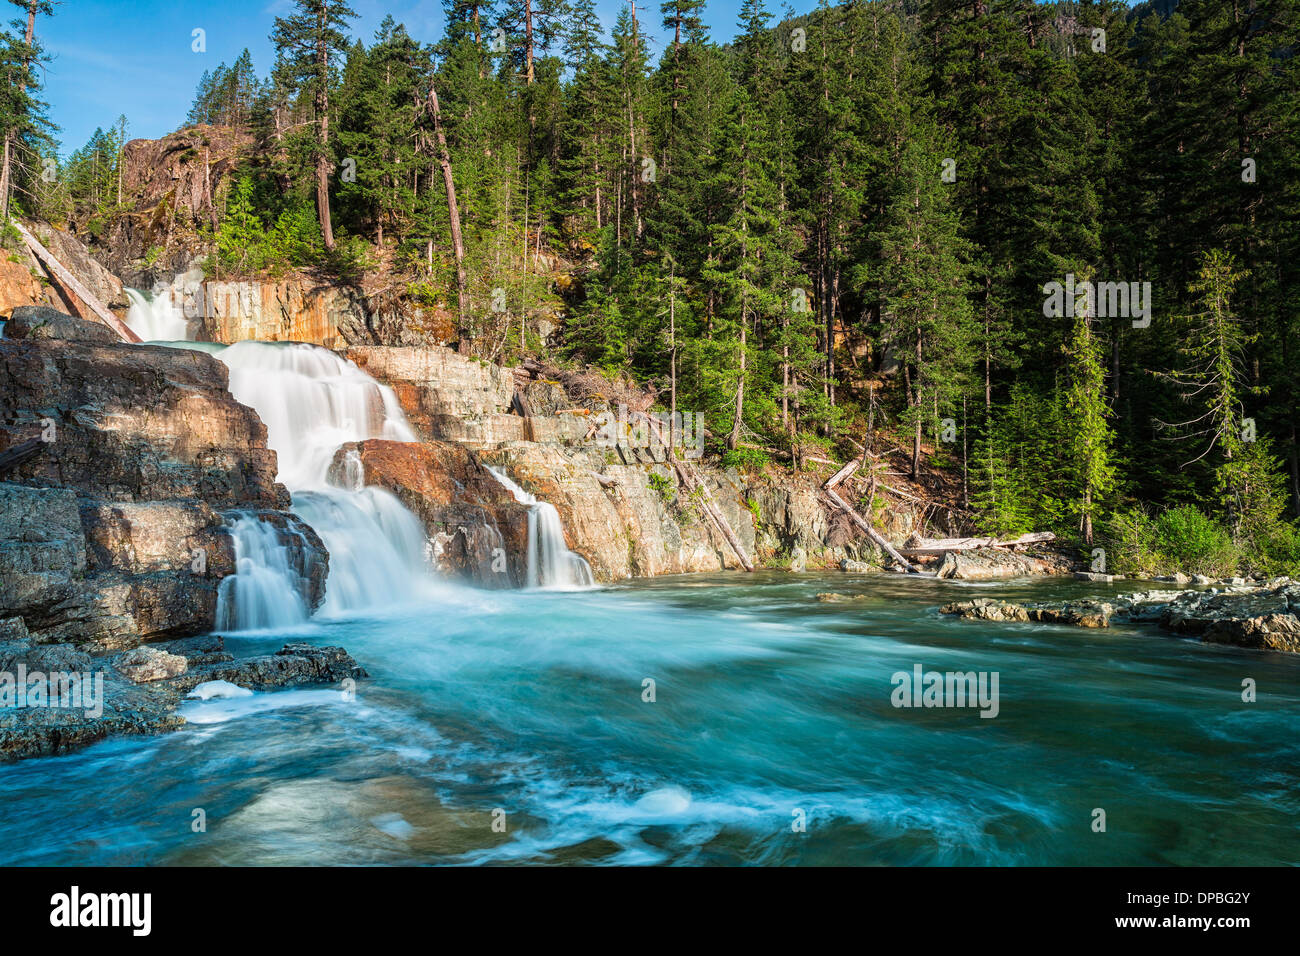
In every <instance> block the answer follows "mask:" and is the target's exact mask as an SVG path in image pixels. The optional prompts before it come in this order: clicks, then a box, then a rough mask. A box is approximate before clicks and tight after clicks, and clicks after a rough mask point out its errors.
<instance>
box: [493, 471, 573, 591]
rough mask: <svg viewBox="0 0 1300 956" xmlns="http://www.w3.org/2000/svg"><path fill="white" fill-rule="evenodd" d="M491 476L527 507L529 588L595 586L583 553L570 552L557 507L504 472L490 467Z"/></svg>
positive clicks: (568, 588) (570, 588) (567, 588)
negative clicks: (536, 495)
mask: <svg viewBox="0 0 1300 956" xmlns="http://www.w3.org/2000/svg"><path fill="white" fill-rule="evenodd" d="M488 471H490V472H491V473H492V476H493V477H494V478H496V480H497V481H499V482H501V484H502V486H503V487H504V488H505V489H506V490H507V491H509V492H510V493H511V494H512V495H514V498H515V501H518V502H519V503H520V504H523V505H527V506H528V580H527V584H526V586H527V587H530V588H555V589H566V590H575V589H579V588H590V587H594V586H595V579H594V578H593V577H592V574H591V565H589V564H588V563H587V559H586V558H584V557H583V556H582V555H580V554H575V553H574V552H572V551H570V550H569V546H568V544H567V543H565V540H564V524H563V523H562V522H561V521H560V513H559V512H558V511H556V510H555V505H553V504H550V503H548V502H545V501H538V500H537V498H536V497H535V496H533V495H531V494H529V493H528V492H527V491H524V489H523V488H521V487H519V485H517V484H516V483H515V482H514V481H512V480H511V478H510V476H509V475H507V474H506V473H505V470H504V469H497V468H488Z"/></svg>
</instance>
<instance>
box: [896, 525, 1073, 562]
mask: <svg viewBox="0 0 1300 956" xmlns="http://www.w3.org/2000/svg"><path fill="white" fill-rule="evenodd" d="M1055 539H1056V535H1054V534H1052V532H1050V531H1037V532H1035V533H1033V534H1022V535H1021V536H1020V537H1018V538H1009V539H1007V540H1006V541H999V540H998V539H997V538H935V539H933V540H925V539H922V540H921V541H919V542H918V543H917V544H916V545H915V546H914V547H905V548H899V549H898V550H899V551H900V552H901V553H902V554H905V555H908V556H909V557H913V558H919V557H924V556H927V555H943V554H947V553H948V552H949V551H976V550H979V549H980V548H1012V547H1015V546H1017V545H1022V544H1037V543H1039V542H1041V541H1053V540H1055Z"/></svg>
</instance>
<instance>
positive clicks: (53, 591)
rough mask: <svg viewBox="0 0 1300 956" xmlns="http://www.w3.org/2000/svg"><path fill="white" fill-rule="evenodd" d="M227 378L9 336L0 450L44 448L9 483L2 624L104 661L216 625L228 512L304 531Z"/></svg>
mask: <svg viewBox="0 0 1300 956" xmlns="http://www.w3.org/2000/svg"><path fill="white" fill-rule="evenodd" d="M25 314H28V313H23V312H21V311H20V312H19V319H20V322H19V329H20V331H24V330H25V327H24V326H23V321H22V318H23V315H25ZM58 321H59V322H60V323H63V325H67V323H73V324H74V325H75V323H77V322H80V321H81V320H77V319H73V318H72V317H70V316H63V317H62V318H60V319H58ZM62 327H63V326H60V328H62ZM77 329H80V327H79V326H77V327H75V328H74V329H73V332H69V333H67V334H73V333H74V332H76V331H77ZM83 331H84V330H83ZM91 337H92V338H93V337H94V336H91ZM227 380H228V379H227V373H226V369H225V366H224V365H222V364H221V363H220V362H218V361H217V360H215V359H214V358H213V357H212V356H210V355H207V354H204V353H200V352H193V351H187V350H180V349H170V348H162V347H156V346H142V345H126V344H121V343H118V344H112V345H108V344H94V343H89V342H85V341H76V340H75V339H73V340H59V341H48V340H44V339H39V338H23V339H11V338H3V339H0V409H4V412H3V418H0V449H3V448H7V447H10V446H11V445H14V444H17V443H20V442H22V441H24V440H26V439H29V438H33V437H37V436H40V437H41V438H43V439H45V440H44V441H43V442H42V444H41V446H40V451H39V453H38V454H37V455H35V456H33V457H31V458H28V459H26V460H24V461H22V462H21V463H20V464H18V465H17V466H16V467H15V468H13V469H11V470H10V471H9V473H8V474H7V475H6V477H7V478H8V479H9V480H8V481H6V482H3V483H0V619H8V618H19V619H21V621H22V622H23V626H24V627H25V628H26V630H27V632H28V634H29V635H30V636H31V639H32V640H33V642H36V643H56V644H57V643H65V642H72V643H75V644H76V645H78V646H79V647H82V648H83V649H93V650H100V651H103V650H120V649H125V648H129V647H133V646H135V645H138V644H140V643H142V642H143V641H145V640H148V639H151V638H158V637H169V636H183V635H187V634H195V633H201V632H203V631H206V630H210V629H211V628H212V627H213V624H214V617H215V612H216V604H217V591H218V587H219V585H220V582H221V580H222V579H223V578H224V577H227V576H228V575H230V574H232V573H233V572H234V569H235V562H234V551H233V547H232V542H231V540H230V537H229V534H228V532H227V529H226V528H225V523H226V518H225V517H224V516H223V515H222V513H221V511H220V510H219V509H223V508H225V509H236V508H237V509H241V510H244V509H256V510H260V511H261V512H262V513H263V515H264V516H265V517H264V520H270V521H273V522H276V521H278V522H280V523H281V524H286V525H287V524H288V523H292V522H294V521H296V520H297V519H293V518H291V517H288V516H286V515H284V514H283V509H285V508H287V507H288V505H289V496H288V492H287V491H286V490H285V489H284V487H283V486H282V485H279V484H277V483H276V482H275V478H274V476H275V471H276V458H275V454H274V452H272V451H271V450H270V449H268V448H267V447H266V429H265V427H264V426H263V425H262V423H261V421H260V419H259V418H258V417H257V415H256V414H255V413H254V412H253V411H252V410H251V409H249V408H247V407H245V406H243V405H240V404H239V403H238V402H236V401H235V400H234V399H233V398H232V397H231V395H230V393H229V391H228V390H227V387H226V385H227ZM74 513H75V520H74ZM308 530H309V529H308ZM295 533H296V534H298V535H299V537H304V538H307V537H309V538H311V539H312V540H313V541H314V542H315V546H316V547H318V548H321V550H322V553H323V547H322V546H320V545H319V539H316V538H315V535H314V532H313V533H310V534H308V532H307V531H304V530H303V529H302V528H297V529H295ZM313 590H314V592H315V593H316V595H317V596H319V594H320V593H322V592H323V571H322V573H321V574H320V575H318V576H317V579H316V580H315V581H314V584H313ZM315 603H317V604H318V603H319V601H316V602H315Z"/></svg>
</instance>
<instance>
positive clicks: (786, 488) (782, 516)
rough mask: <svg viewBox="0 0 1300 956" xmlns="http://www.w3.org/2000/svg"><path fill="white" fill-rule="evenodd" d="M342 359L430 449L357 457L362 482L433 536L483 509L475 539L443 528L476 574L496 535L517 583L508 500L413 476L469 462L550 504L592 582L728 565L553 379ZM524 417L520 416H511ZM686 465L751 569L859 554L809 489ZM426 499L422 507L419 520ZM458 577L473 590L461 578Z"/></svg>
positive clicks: (450, 357)
mask: <svg viewBox="0 0 1300 956" xmlns="http://www.w3.org/2000/svg"><path fill="white" fill-rule="evenodd" d="M344 354H345V355H346V357H347V358H349V359H350V360H352V361H353V362H355V363H356V364H357V365H358V366H359V367H360V368H362V369H364V370H365V371H366V372H368V373H369V374H370V375H373V376H374V377H375V378H377V379H379V380H380V381H382V382H384V383H386V384H388V385H390V386H392V388H393V389H394V391H395V392H396V394H397V396H398V399H399V401H400V402H401V403H402V407H403V409H404V411H405V412H406V415H407V417H408V418H409V419H410V421H411V423H412V425H413V426H414V427H415V428H416V430H417V432H418V433H419V434H420V436H421V438H423V439H425V445H424V446H423V447H424V448H426V449H437V451H436V452H434V453H432V454H430V453H428V452H422V453H415V452H404V453H402V455H403V460H402V462H401V464H400V465H398V464H397V463H396V461H395V459H394V457H393V454H392V453H391V452H390V453H388V454H385V455H383V456H380V455H379V454H378V453H377V449H376V448H374V447H371V448H369V449H368V450H367V452H366V454H363V458H364V459H365V460H366V475H367V481H371V482H374V483H377V484H382V485H384V486H385V487H388V488H389V489H390V490H392V491H394V492H395V493H396V494H397V495H398V497H400V498H403V500H404V501H406V502H407V504H408V506H410V507H411V508H412V510H414V511H415V512H416V513H417V514H419V515H421V517H423V518H424V519H425V523H426V527H427V528H428V530H429V532H430V534H431V535H433V536H445V535H447V534H449V533H451V532H450V529H451V527H452V526H453V523H452V522H450V521H449V520H447V514H448V513H447V512H446V511H444V510H440V509H445V508H447V507H450V504H449V499H448V494H449V493H452V495H453V497H452V498H451V499H450V501H451V503H455V502H459V501H465V502H469V501H471V499H472V505H473V506H474V507H476V508H481V509H484V510H485V513H486V516H485V517H483V518H482V520H483V522H484V523H485V524H484V526H485V528H486V530H485V531H484V532H483V533H482V534H481V535H478V536H477V539H476V535H475V533H473V532H471V531H469V530H468V529H469V528H470V527H472V526H473V524H474V522H475V521H477V520H479V518H477V517H474V516H471V515H470V514H469V513H460V514H458V515H457V516H456V517H457V521H456V522H455V527H457V528H460V529H462V530H461V531H460V532H457V533H458V534H459V535H460V537H459V538H456V543H454V544H453V545H451V548H452V553H454V554H457V555H459V554H462V553H465V554H472V555H473V557H472V558H463V559H462V558H457V561H458V562H460V563H468V564H469V565H470V566H471V567H478V566H481V565H482V564H483V562H484V561H485V556H486V555H487V554H490V552H491V548H492V547H494V546H495V545H492V544H490V542H492V541H495V540H496V537H497V535H498V534H499V535H500V536H501V539H502V540H503V541H504V542H505V543H506V545H507V551H508V552H509V553H510V555H511V574H512V575H514V576H515V578H516V579H517V580H521V579H522V578H521V576H520V570H521V569H520V568H519V556H520V554H521V553H522V542H526V531H525V532H524V534H525V537H524V538H523V539H522V542H521V541H520V540H519V534H520V532H519V526H518V519H517V518H515V517H513V516H511V515H510V514H509V509H508V508H507V509H505V510H503V502H504V504H509V503H510V502H511V501H512V499H509V497H508V496H507V497H506V498H505V499H503V498H502V496H501V490H496V491H493V489H492V488H490V487H486V486H484V485H483V484H482V482H481V481H479V482H478V483H477V485H476V487H477V488H478V491H476V492H475V493H473V494H472V495H468V496H466V497H459V496H461V495H464V494H466V493H464V492H457V491H456V490H455V489H454V488H453V487H451V486H448V485H446V484H442V483H439V490H438V492H437V493H435V494H432V495H430V493H429V491H428V490H427V488H426V480H425V479H424V478H422V477H421V470H422V469H423V470H424V471H425V472H427V471H429V470H432V469H437V468H442V469H450V470H451V472H452V473H453V474H457V475H463V474H465V473H466V471H467V469H471V465H470V464H469V462H470V461H472V462H474V463H477V462H480V461H481V462H483V463H486V464H490V465H493V466H496V467H499V468H502V469H504V470H505V471H506V473H507V474H509V476H510V477H511V478H512V479H513V480H514V481H515V482H516V483H518V484H519V485H520V486H521V487H522V488H524V489H525V490H526V491H528V492H530V493H532V494H533V495H535V496H536V497H538V498H539V499H541V500H543V501H547V502H549V503H550V504H552V505H554V506H555V508H556V510H557V511H558V512H559V514H560V517H561V519H562V521H563V523H564V528H565V535H566V538H567V543H568V546H569V548H570V549H571V550H573V551H575V552H577V553H578V554H581V555H582V556H583V557H584V558H586V559H587V562H588V563H589V564H590V565H591V567H592V571H593V572H594V574H595V575H596V578H597V579H598V580H601V581H614V580H619V579H622V578H627V577H637V576H649V575H658V574H682V573H688V572H694V571H718V570H725V569H732V568H738V567H739V566H740V564H739V560H738V559H737V557H736V555H735V553H734V552H733V551H732V549H731V548H730V546H729V545H728V544H727V542H726V541H725V539H723V537H722V535H721V534H720V533H719V532H718V530H717V529H716V528H715V527H714V526H713V525H712V524H711V523H710V521H709V520H708V519H707V517H706V515H705V513H704V510H703V508H702V506H701V503H700V502H699V501H698V500H697V498H695V497H693V496H691V495H689V494H687V493H686V492H685V491H684V490H683V489H682V488H681V487H680V486H679V483H678V479H677V475H676V473H675V471H674V469H673V468H672V467H670V466H669V465H668V464H667V463H666V455H665V451H664V448H663V446H662V445H656V444H654V443H653V442H651V441H642V440H639V439H638V436H635V435H631V434H627V433H622V434H620V433H619V430H618V429H617V428H608V429H602V428H601V427H600V425H601V422H608V421H609V419H600V418H599V417H598V416H599V415H600V413H601V412H609V413H610V417H611V418H614V417H616V414H617V413H616V409H611V407H610V404H609V401H608V399H605V398H593V397H592V396H590V395H584V396H582V397H580V398H573V397H570V396H569V395H568V394H567V393H566V391H565V389H564V388H563V387H561V386H560V385H559V383H557V382H553V381H547V380H539V379H532V380H517V379H519V377H518V376H517V375H516V373H515V370H511V369H502V368H498V367H497V366H493V365H488V364H485V363H481V362H478V361H475V360H474V359H470V358H466V357H465V356H462V355H459V354H457V353H456V352H453V351H452V350H450V349H446V348H428V347H426V348H401V347H385V346H363V347H353V348H349V349H347V350H346V351H345V352H344ZM525 409H526V410H528V411H530V412H531V413H532V414H529V415H526V416H525V415H521V414H519V412H520V411H522V410H525ZM602 432H603V434H604V436H605V438H602V437H601V435H602ZM644 437H645V436H641V438H644ZM606 439H612V440H606ZM365 444H366V446H374V445H375V444H376V443H373V442H367V443H365ZM399 447H400V446H399ZM457 447H458V448H459V449H460V451H458V452H456V453H455V456H465V455H467V454H468V455H469V456H470V457H469V458H468V459H464V460H463V461H462V458H461V457H454V456H452V455H451V453H450V452H449V449H450V448H457ZM414 458H420V459H421V461H419V462H416V461H415V460H413V459H414ZM372 461H373V462H374V464H375V466H376V467H375V468H372V467H371V464H370V463H371V462H372ZM693 467H694V468H695V470H696V472H697V473H698V474H699V475H700V477H701V479H702V480H703V481H704V482H705V483H706V485H707V486H708V488H709V490H710V493H711V495H712V497H713V500H714V501H715V502H716V504H717V505H718V508H719V510H720V511H721V512H722V514H723V516H724V517H725V518H726V520H727V522H728V524H730V525H731V527H732V529H733V530H734V531H735V533H736V535H737V536H738V538H739V539H740V541H741V544H742V547H743V548H744V549H745V551H746V553H747V554H749V555H750V556H751V557H752V558H757V559H758V560H759V561H768V562H774V563H781V562H784V561H786V560H788V559H791V558H794V559H795V560H796V561H800V560H805V561H806V560H808V559H810V558H812V559H818V558H819V559H821V561H822V562H823V563H825V564H838V563H839V562H840V561H842V560H844V559H850V560H858V559H862V558H870V557H871V556H872V549H871V547H870V546H869V545H865V544H863V543H862V542H861V541H860V536H859V534H858V533H857V531H856V529H853V528H852V526H851V525H849V524H848V522H847V521H844V520H839V519H836V518H835V517H834V516H833V515H831V514H830V513H829V512H828V511H827V510H826V508H825V506H824V505H823V504H822V503H821V501H820V499H819V498H818V495H817V491H816V486H815V484H814V483H813V482H812V481H811V480H808V481H800V480H793V481H789V482H784V483H775V482H773V481H771V480H767V479H750V478H746V477H745V476H742V475H740V474H738V473H736V472H735V471H723V470H720V469H717V468H711V467H705V466H702V465H699V464H698V463H696V464H695V465H693ZM475 474H481V473H480V472H475ZM458 480H459V479H458ZM497 488H498V489H499V488H500V486H497ZM429 501H433V502H436V506H437V507H436V508H434V509H433V510H432V511H430V510H429V505H428V502H429ZM475 514H477V513H475ZM475 539H476V540H475ZM471 542H472V543H471ZM467 547H468V551H466V550H465V549H466V548H467ZM454 563H456V562H453V564H454ZM469 576H470V577H472V578H474V579H475V580H481V575H477V574H475V573H473V572H470V574H469ZM495 579H496V578H495V577H492V578H491V580H495Z"/></svg>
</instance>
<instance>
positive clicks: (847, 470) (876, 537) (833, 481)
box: [822, 458, 927, 574]
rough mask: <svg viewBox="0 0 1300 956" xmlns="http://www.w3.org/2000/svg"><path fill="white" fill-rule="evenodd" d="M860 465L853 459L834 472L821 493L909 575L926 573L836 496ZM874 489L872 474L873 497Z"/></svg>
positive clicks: (874, 477) (874, 480) (874, 483)
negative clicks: (840, 484) (837, 490)
mask: <svg viewBox="0 0 1300 956" xmlns="http://www.w3.org/2000/svg"><path fill="white" fill-rule="evenodd" d="M861 464H862V460H861V459H859V458H855V459H854V460H853V461H851V462H849V463H848V464H847V465H845V466H844V467H843V468H841V469H840V470H839V471H837V472H835V474H833V475H831V476H830V477H829V478H827V479H826V484H824V485H822V491H823V492H825V493H826V497H828V498H829V499H830V500H831V501H832V502H834V504H835V506H836V507H837V508H839V509H840V510H841V511H843V512H844V513H845V514H847V515H848V516H849V517H850V518H852V519H853V523H854V524H856V525H857V526H858V527H859V528H861V529H862V530H863V531H865V532H866V533H867V537H869V538H870V539H871V540H872V541H874V542H875V543H876V545H877V547H879V548H880V550H882V551H884V552H885V554H887V555H889V556H890V557H891V558H893V559H894V561H895V562H896V563H898V564H899V565H900V566H902V567H904V568H907V571H908V573H909V574H926V573H927V572H925V571H922V570H921V569H920V568H918V567H917V566H916V565H914V564H912V562H910V561H908V560H907V559H906V558H905V557H903V556H902V555H901V554H899V553H898V551H897V550H896V549H895V548H894V546H893V545H892V544H890V543H889V542H888V541H887V540H886V539H885V536H884V535H882V534H881V533H880V532H879V531H877V530H876V529H875V528H873V527H871V523H870V522H869V521H867V519H866V518H864V517H862V515H860V514H858V513H857V512H856V511H854V510H853V508H852V506H850V505H849V503H848V502H847V501H845V500H844V499H843V498H841V497H840V496H839V495H838V494H836V493H835V486H836V485H838V484H839V483H840V482H841V481H843V480H844V479H845V478H847V477H849V475H851V474H853V473H854V472H855V471H857V470H858V466H859V465H861ZM875 487H876V476H875V474H874V473H873V474H872V475H871V488H872V496H873V497H874V495H875Z"/></svg>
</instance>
